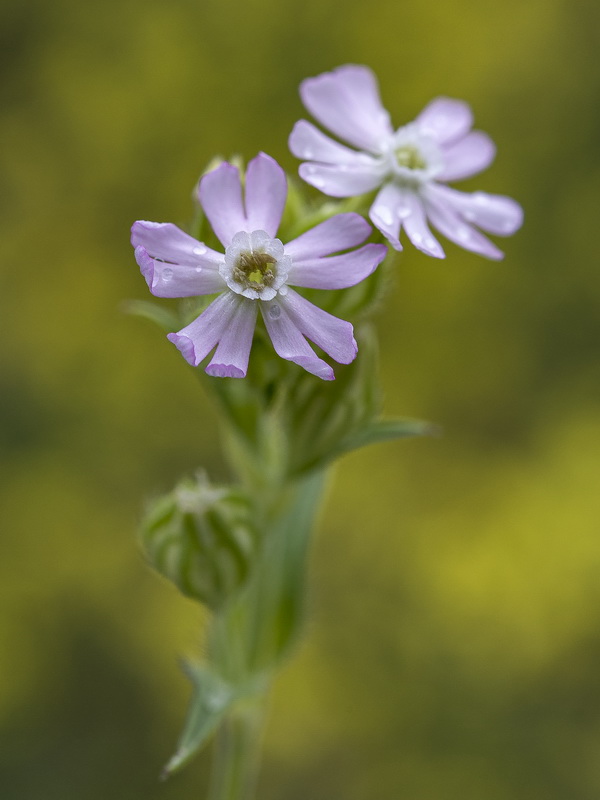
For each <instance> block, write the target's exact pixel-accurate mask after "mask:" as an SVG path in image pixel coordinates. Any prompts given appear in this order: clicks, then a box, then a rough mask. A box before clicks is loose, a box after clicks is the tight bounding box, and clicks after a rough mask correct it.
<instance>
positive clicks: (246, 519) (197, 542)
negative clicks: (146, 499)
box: [141, 474, 258, 610]
mask: <svg viewBox="0 0 600 800" xmlns="http://www.w3.org/2000/svg"><path fill="white" fill-rule="evenodd" d="M141 539H142V546H143V549H144V553H145V555H146V558H147V559H148V561H149V563H150V564H151V565H152V566H153V567H154V569H156V570H157V571H158V572H160V574H161V575H163V576H164V577H165V578H168V580H170V581H172V582H173V583H174V584H175V585H176V586H177V587H178V588H179V589H180V591H181V592H182V593H183V594H184V595H187V596H188V597H193V598H194V599H196V600H199V601H200V602H202V603H205V604H206V605H207V606H208V607H209V608H211V609H212V610H217V609H219V608H221V607H222V606H223V605H224V603H225V602H226V601H227V600H228V599H229V598H230V597H231V595H232V594H234V593H235V591H236V590H237V589H238V588H239V587H240V586H241V585H242V584H243V583H244V581H245V579H246V577H247V575H248V573H249V571H250V568H251V564H252V560H253V558H254V556H255V554H256V550H257V546H258V536H257V533H256V529H255V527H254V526H253V524H252V506H251V503H250V500H249V499H248V497H247V496H246V495H245V494H244V492H243V491H242V490H240V489H237V488H232V487H227V486H213V485H211V484H210V483H209V482H208V480H207V478H206V477H205V476H204V475H202V474H201V475H198V476H197V477H196V478H194V479H186V480H185V481H183V482H182V483H180V484H179V485H178V486H177V487H176V488H175V489H174V491H173V492H171V493H170V494H168V495H166V496H165V497H161V498H160V499H158V500H156V501H154V503H152V505H151V506H150V508H149V509H148V512H147V514H146V516H145V519H144V521H143V523H142V529H141Z"/></svg>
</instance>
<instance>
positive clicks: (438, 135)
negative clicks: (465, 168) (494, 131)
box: [416, 97, 473, 144]
mask: <svg viewBox="0 0 600 800" xmlns="http://www.w3.org/2000/svg"><path fill="white" fill-rule="evenodd" d="M416 122H417V124H418V126H419V131H420V132H421V133H422V134H424V135H425V136H429V137H430V138H431V139H434V140H435V141H436V142H437V143H438V144H446V143H448V142H452V141H455V140H456V139H458V138H459V137H461V136H464V135H465V134H466V133H467V132H468V131H470V130H471V127H472V125H473V113H472V111H471V108H470V107H469V105H468V104H467V103H465V102H463V101H462V100H453V99H451V98H450V97H436V99H435V100H432V101H431V103H429V105H428V106H426V107H425V108H424V109H423V111H421V113H420V114H419V116H418V117H417V119H416Z"/></svg>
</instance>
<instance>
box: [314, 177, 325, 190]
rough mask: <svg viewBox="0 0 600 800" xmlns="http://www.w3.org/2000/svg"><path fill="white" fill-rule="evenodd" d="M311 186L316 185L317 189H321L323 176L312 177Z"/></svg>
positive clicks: (323, 182) (323, 183) (323, 184)
mask: <svg viewBox="0 0 600 800" xmlns="http://www.w3.org/2000/svg"><path fill="white" fill-rule="evenodd" d="M311 183H312V185H313V186H316V188H317V189H322V188H323V186H325V181H324V180H323V178H313V179H312V181H311Z"/></svg>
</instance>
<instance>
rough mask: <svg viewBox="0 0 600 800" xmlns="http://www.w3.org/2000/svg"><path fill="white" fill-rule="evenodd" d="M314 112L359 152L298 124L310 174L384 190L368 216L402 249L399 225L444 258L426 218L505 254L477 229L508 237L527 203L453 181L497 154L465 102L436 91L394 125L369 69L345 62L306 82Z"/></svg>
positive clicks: (447, 232)
mask: <svg viewBox="0 0 600 800" xmlns="http://www.w3.org/2000/svg"><path fill="white" fill-rule="evenodd" d="M300 95H301V97H302V100H303V102H304V105H305V106H306V108H307V109H308V110H309V111H310V112H311V114H312V115H313V116H314V117H315V118H316V119H317V120H318V121H319V122H320V123H321V124H322V125H323V126H324V127H326V128H328V129H329V130H330V131H331V132H332V133H334V134H335V135H336V136H338V137H339V138H340V139H342V140H344V141H346V142H348V143H349V144H351V145H352V146H353V147H355V148H357V150H352V149H350V148H349V147H345V146H344V145H341V144H339V143H338V142H336V141H334V140H333V139H330V138H329V137H328V136H326V135H325V134H323V133H322V132H321V131H319V130H318V129H317V128H316V127H315V126H314V125H312V124H311V123H310V122H306V120H300V122H297V123H296V125H295V127H294V130H293V131H292V134H291V136H290V141H289V146H290V149H291V151H292V153H294V155H295V156H297V157H298V158H302V159H306V163H304V164H302V165H301V166H300V170H299V171H300V175H301V177H302V178H304V180H305V181H307V182H308V183H310V184H311V185H312V186H315V187H316V188H317V189H320V190H321V191H322V192H324V193H325V194H328V195H332V196H333V197H351V196H353V195H359V194H363V193H365V192H371V191H373V190H374V189H379V192H378V194H377V196H376V198H375V201H374V203H373V205H372V206H371V209H370V212H369V216H370V218H371V221H372V222H373V224H374V225H376V226H377V227H378V228H379V230H380V231H381V232H382V233H383V235H384V236H385V237H386V238H387V239H388V240H389V242H390V243H391V244H392V246H393V247H394V248H396V250H401V249H402V245H401V244H400V241H399V236H400V229H401V228H402V227H403V228H404V230H405V232H406V235H407V236H408V238H409V239H410V241H411V242H412V243H413V244H414V245H415V247H418V248H419V250H422V251H423V252H424V253H427V254H428V255H430V256H435V257H436V258H444V256H445V254H444V251H443V250H442V248H441V246H440V244H439V242H438V241H437V240H436V239H435V237H434V236H433V235H432V233H431V231H430V229H429V226H428V224H427V223H428V221H429V222H430V223H431V224H432V225H433V226H434V227H435V228H437V229H438V231H440V233H442V234H443V235H444V236H446V238H448V239H450V240H451V241H452V242H455V243H456V244H458V245H460V246H461V247H464V248H465V249H466V250H472V251H473V252H475V253H479V254H480V255H483V256H487V257H488V258H494V259H499V258H502V257H503V253H502V252H501V251H500V250H498V248H497V247H496V246H495V245H494V244H492V242H490V240H489V239H487V238H486V237H485V236H484V235H483V234H482V233H480V232H479V231H478V230H477V229H476V228H475V227H474V226H475V225H476V226H478V227H479V228H481V229H483V230H484V231H487V232H489V233H493V234H496V235H498V236H509V235H511V234H512V233H514V232H515V231H516V230H517V229H518V228H519V227H520V225H521V223H522V221H523V212H522V209H521V206H520V205H519V204H518V203H516V202H515V201H514V200H511V199H510V198H509V197H502V196H500V195H491V194H486V193H484V192H474V193H472V194H467V193H464V192H458V191H456V190H455V189H451V188H450V187H448V186H445V185H444V184H445V182H446V181H454V180H460V179H461V178H468V177H470V176H471V175H476V174H477V173H478V172H481V171H482V170H483V169H485V168H486V167H488V166H489V165H490V164H491V163H492V161H493V159H494V155H495V152H496V148H495V145H494V143H493V142H492V140H491V139H490V138H489V136H487V135H486V134H485V133H482V132H481V131H471V126H472V124H473V116H472V113H471V109H470V108H469V106H468V105H467V104H466V103H464V102H462V101H460V100H451V99H449V98H446V97H438V98H436V99H435V100H433V101H432V102H431V103H430V104H429V105H428V106H427V107H426V108H425V109H424V110H423V111H422V112H421V113H420V114H419V116H418V117H417V119H416V120H415V121H414V122H411V123H409V124H408V125H405V126H404V127H402V128H398V129H397V130H394V129H393V127H392V125H391V122H390V117H389V114H388V112H387V111H386V110H385V109H384V108H383V106H382V104H381V100H380V97H379V89H378V87H377V81H376V78H375V76H374V75H373V73H372V72H371V70H370V69H368V67H362V66H354V65H347V66H344V67H339V68H338V69H336V70H334V71H333V72H325V73H323V74H322V75H319V76H317V77H316V78H308V79H307V80H305V81H303V82H302V84H301V86H300Z"/></svg>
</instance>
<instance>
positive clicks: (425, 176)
mask: <svg viewBox="0 0 600 800" xmlns="http://www.w3.org/2000/svg"><path fill="white" fill-rule="evenodd" d="M386 150H387V153H386V155H387V160H388V168H389V172H390V175H391V176H393V177H394V178H395V180H396V182H397V183H399V184H400V185H408V186H415V185H419V184H422V183H425V182H426V181H429V180H431V179H432V178H434V177H435V176H436V175H437V174H438V173H439V172H440V170H441V168H442V166H443V158H442V153H441V151H440V148H439V147H438V146H437V145H436V143H435V142H433V141H432V140H431V139H430V138H429V137H428V136H424V135H423V134H422V133H421V132H420V131H419V130H418V128H417V127H416V125H414V124H412V123H411V124H410V125H405V126H404V127H402V128H398V130H397V131H396V132H395V133H394V135H393V137H392V138H391V141H390V142H389V143H388V146H387V148H386Z"/></svg>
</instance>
